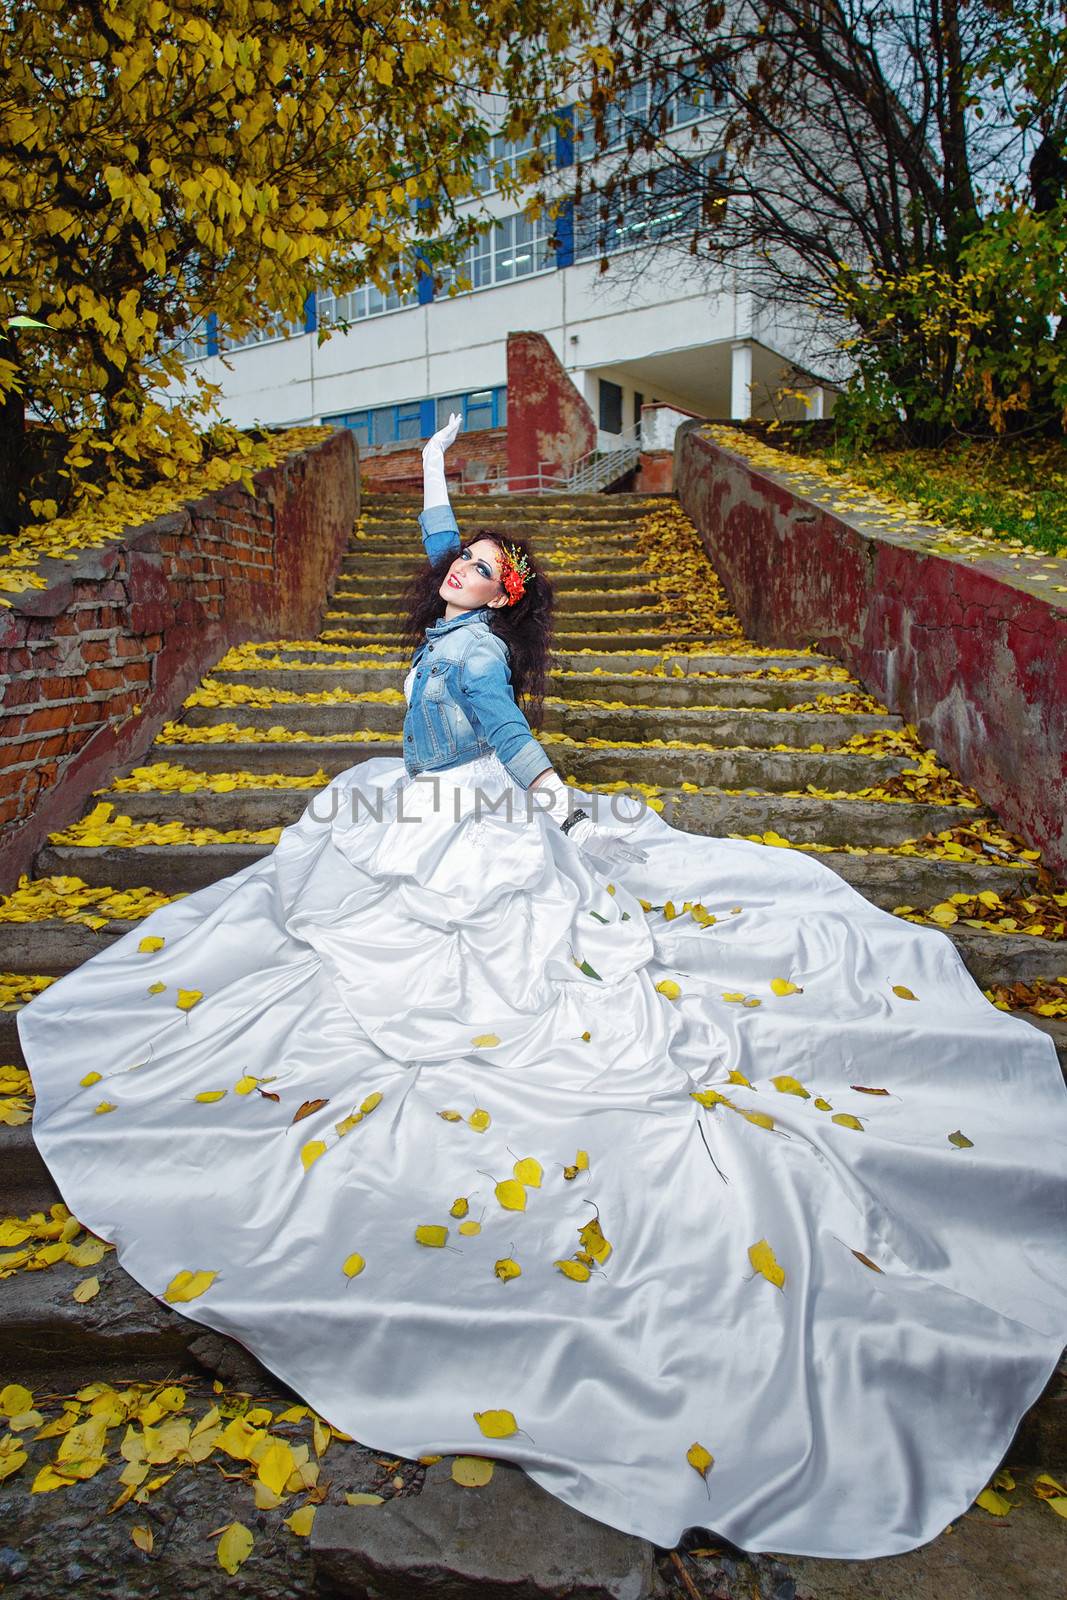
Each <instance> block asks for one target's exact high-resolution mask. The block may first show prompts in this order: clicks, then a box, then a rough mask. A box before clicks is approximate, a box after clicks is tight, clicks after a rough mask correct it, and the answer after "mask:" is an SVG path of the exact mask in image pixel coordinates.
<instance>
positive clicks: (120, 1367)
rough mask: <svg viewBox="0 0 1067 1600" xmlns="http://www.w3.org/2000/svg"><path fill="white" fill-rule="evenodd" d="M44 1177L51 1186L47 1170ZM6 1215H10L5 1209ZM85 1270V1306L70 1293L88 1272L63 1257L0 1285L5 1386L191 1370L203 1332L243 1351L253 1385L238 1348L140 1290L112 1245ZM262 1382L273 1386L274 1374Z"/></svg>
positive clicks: (251, 1361) (75, 1383) (0, 1366)
mask: <svg viewBox="0 0 1067 1600" xmlns="http://www.w3.org/2000/svg"><path fill="white" fill-rule="evenodd" d="M5 1131H6V1130H5ZM41 1165H42V1167H43V1163H41ZM44 1182H45V1183H47V1184H49V1185H52V1178H51V1175H50V1174H49V1173H48V1171H47V1168H45V1169H44ZM41 1192H42V1193H43V1192H44V1191H43V1189H42V1191H41ZM53 1192H54V1185H53ZM56 1198H59V1196H58V1194H56ZM51 1203H52V1202H51V1201H49V1204H51ZM37 1209H40V1208H39V1207H38V1208H37ZM5 1213H6V1214H10V1213H8V1212H7V1208H6V1207H5ZM23 1215H29V1212H25V1213H23ZM91 1271H92V1275H93V1276H94V1277H97V1278H99V1280H100V1291H99V1293H98V1294H96V1295H94V1296H93V1298H92V1299H91V1300H87V1301H86V1302H85V1303H84V1305H83V1304H80V1303H79V1302H78V1301H77V1300H75V1299H73V1297H72V1292H73V1289H74V1287H75V1285H76V1284H77V1283H78V1281H79V1280H80V1279H82V1278H85V1277H87V1276H89V1269H87V1268H84V1267H72V1266H71V1265H70V1264H69V1263H68V1262H66V1261H57V1262H54V1263H53V1264H52V1265H51V1266H50V1267H46V1268H44V1269H43V1270H42V1271H39V1272H14V1273H12V1275H11V1277H10V1278H5V1279H4V1280H3V1281H2V1282H0V1372H2V1373H3V1374H4V1381H5V1383H11V1382H21V1383H26V1384H27V1385H28V1386H29V1387H33V1386H35V1385H38V1386H39V1385H41V1383H42V1382H43V1380H45V1379H48V1378H51V1379H53V1380H54V1379H56V1378H59V1377H61V1378H62V1380H63V1384H64V1389H65V1390H66V1389H75V1388H77V1387H79V1386H80V1385H81V1384H84V1383H89V1382H92V1381H93V1380H94V1379H102V1380H104V1381H117V1380H118V1379H120V1378H122V1377H123V1376H125V1375H128V1374H129V1373H130V1371H131V1369H133V1368H136V1370H137V1374H138V1376H139V1377H140V1378H144V1379H159V1378H163V1379H167V1378H171V1377H173V1376H174V1375H175V1374H176V1373H179V1372H182V1371H186V1370H192V1371H196V1370H197V1367H198V1363H197V1359H196V1356H195V1354H194V1347H196V1346H198V1345H199V1343H200V1341H201V1340H202V1339H203V1338H204V1336H205V1335H208V1336H209V1339H208V1344H209V1346H210V1345H214V1346H216V1347H217V1346H218V1345H219V1344H220V1342H221V1343H222V1344H224V1345H225V1346H226V1347H227V1349H229V1347H230V1346H231V1344H232V1345H234V1346H235V1347H236V1348H235V1351H234V1354H235V1356H236V1355H237V1352H238V1351H240V1352H243V1356H244V1361H243V1362H242V1366H243V1368H244V1371H245V1374H246V1375H248V1376H251V1375H253V1374H254V1375H255V1377H256V1383H257V1388H258V1381H259V1375H260V1374H263V1376H264V1377H266V1373H265V1369H264V1368H263V1367H261V1366H260V1364H259V1362H257V1361H256V1359H255V1357H254V1356H252V1355H251V1353H250V1352H249V1351H248V1350H246V1349H245V1347H244V1346H243V1345H237V1343H236V1341H230V1340H228V1339H223V1338H222V1336H221V1335H219V1334H216V1333H213V1332H212V1331H211V1330H210V1329H208V1328H205V1327H204V1326H203V1324H201V1323H197V1322H194V1321H193V1320H192V1319H191V1318H189V1317H186V1316H183V1315H182V1314H181V1313H180V1312H178V1311H175V1310H173V1309H172V1308H171V1307H170V1306H168V1305H165V1304H164V1303H163V1301H162V1300H157V1299H156V1297H155V1295H152V1294H149V1293H148V1291H147V1289H142V1287H141V1285H140V1284H139V1283H137V1282H136V1281H135V1280H134V1279H133V1278H131V1277H130V1275H129V1273H127V1272H125V1271H124V1270H123V1268H122V1267H120V1266H119V1264H118V1261H117V1260H116V1259H115V1252H114V1251H113V1250H109V1251H107V1252H105V1254H104V1256H103V1257H102V1258H101V1260H100V1261H99V1262H98V1263H97V1264H96V1265H95V1266H94V1267H93V1268H92V1269H91ZM238 1359H240V1358H239V1357H238ZM267 1381H268V1383H270V1384H273V1386H274V1387H275V1388H276V1389H277V1388H278V1386H279V1383H278V1379H277V1378H268V1379H267ZM282 1387H283V1388H284V1386H282Z"/></svg>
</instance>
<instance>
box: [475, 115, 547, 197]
mask: <svg viewBox="0 0 1067 1600" xmlns="http://www.w3.org/2000/svg"><path fill="white" fill-rule="evenodd" d="M533 149H534V132H533V129H532V128H531V129H530V130H529V131H528V132H527V133H524V134H523V135H521V137H520V138H518V139H507V138H505V136H504V135H503V134H502V133H496V134H494V135H493V138H492V142H491V143H490V145H489V148H488V149H487V150H486V151H485V153H484V155H480V156H479V157H478V160H477V164H476V165H475V167H474V168H473V170H472V173H471V176H472V178H473V180H474V187H475V190H476V192H478V193H479V194H492V192H493V190H494V189H496V187H497V169H498V168H499V167H500V166H501V164H502V163H503V162H505V161H506V162H508V163H510V165H511V166H512V168H514V166H515V165H516V164H517V162H518V161H519V160H520V159H521V158H522V157H523V156H525V155H529V153H530V151H531V150H533Z"/></svg>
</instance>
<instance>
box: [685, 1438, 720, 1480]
mask: <svg viewBox="0 0 1067 1600" xmlns="http://www.w3.org/2000/svg"><path fill="white" fill-rule="evenodd" d="M685 1459H686V1460H687V1461H688V1463H689V1465H690V1466H691V1467H695V1468H696V1470H697V1472H699V1473H700V1476H701V1477H702V1478H706V1477H707V1473H708V1468H709V1467H711V1466H713V1465H714V1462H715V1457H714V1456H713V1455H712V1454H711V1452H710V1451H708V1450H705V1449H704V1446H703V1445H702V1444H697V1443H695V1442H694V1443H693V1444H691V1445H690V1446H689V1449H688V1450H687V1451H686V1452H685Z"/></svg>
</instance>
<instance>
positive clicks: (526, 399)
mask: <svg viewBox="0 0 1067 1600" xmlns="http://www.w3.org/2000/svg"><path fill="white" fill-rule="evenodd" d="M596 440H597V427H596V418H595V417H594V416H593V413H592V411H591V410H590V409H589V406H588V404H587V402H586V399H585V396H584V395H583V394H582V393H581V392H580V391H579V390H578V389H577V388H576V387H575V385H574V384H573V383H572V382H571V379H570V377H569V375H568V373H567V370H566V368H565V367H564V366H563V364H562V363H561V361H560V360H559V358H558V356H557V355H556V352H555V351H554V350H553V348H552V346H551V345H550V344H549V342H548V340H547V339H546V338H545V336H544V334H542V333H509V334H508V477H509V479H510V482H511V485H512V487H513V488H516V489H522V488H526V487H528V484H526V483H524V482H523V481H522V480H523V479H528V478H530V477H531V476H532V475H534V474H535V473H536V472H537V469H538V466H539V464H540V463H541V462H548V463H551V464H552V465H554V466H558V467H559V468H560V470H561V471H563V472H565V471H567V470H568V469H569V468H570V466H571V465H572V463H573V462H575V461H577V459H578V457H579V456H583V455H585V453H586V451H588V450H593V449H595V448H596Z"/></svg>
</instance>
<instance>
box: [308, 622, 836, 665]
mask: <svg viewBox="0 0 1067 1600" xmlns="http://www.w3.org/2000/svg"><path fill="white" fill-rule="evenodd" d="M622 620H623V623H624V626H623V627H615V628H612V629H611V630H610V638H606V637H605V632H604V630H603V629H597V630H596V631H594V632H590V633H571V632H570V631H569V629H567V628H556V629H554V631H553V635H552V649H553V651H554V652H555V653H556V654H557V655H558V654H561V653H567V652H571V653H573V652H574V651H577V650H588V651H590V652H591V653H595V654H596V655H599V656H601V657H602V658H605V659H608V658H610V659H611V660H615V661H617V660H619V659H620V654H621V655H622V656H623V657H625V655H626V653H628V652H632V651H635V650H647V651H654V652H655V653H656V654H659V653H660V652H663V653H668V652H670V651H678V650H681V649H682V648H683V647H685V648H692V649H693V651H694V652H695V651H697V650H708V651H710V650H713V649H714V648H715V646H716V645H718V644H721V643H722V641H723V637H724V636H723V635H722V634H715V633H686V632H685V631H684V630H682V629H680V628H673V629H672V628H664V629H662V630H657V629H654V628H650V627H649V626H647V624H646V623H645V622H644V621H643V620H642V622H641V626H640V630H638V629H637V628H635V627H634V626H633V625H634V621H635V619H634V618H632V617H625V618H623V619H622ZM631 628H633V631H632V632H631V631H629V630H630V629H631ZM319 637H320V638H321V639H322V641H323V643H324V644H351V645H353V646H359V645H363V646H367V645H381V646H383V647H384V646H387V647H389V648H391V649H402V648H404V639H403V635H402V634H401V633H400V632H399V630H397V629H396V628H395V627H391V626H389V625H387V624H386V623H385V622H384V621H383V624H382V626H381V627H380V628H374V629H371V630H368V628H367V626H366V624H365V623H364V622H353V621H352V620H351V618H349V619H348V621H347V622H345V621H343V620H338V619H336V618H334V619H332V620H328V621H326V622H324V624H323V629H322V632H321V634H320V635H319ZM804 659H805V660H807V659H808V658H807V657H805V658H804ZM409 662H410V656H409Z"/></svg>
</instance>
